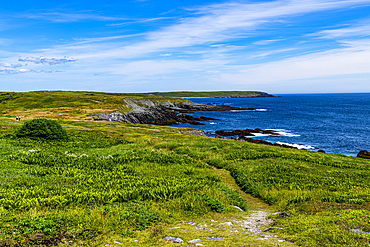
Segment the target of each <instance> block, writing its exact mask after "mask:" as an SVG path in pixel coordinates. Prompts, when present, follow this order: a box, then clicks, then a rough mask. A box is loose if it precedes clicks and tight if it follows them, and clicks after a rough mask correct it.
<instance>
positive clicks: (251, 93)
mask: <svg viewBox="0 0 370 247" xmlns="http://www.w3.org/2000/svg"><path fill="white" fill-rule="evenodd" d="M150 94H152V95H160V96H163V97H179V98H196V97H205V98H216V97H271V96H272V95H270V94H267V93H264V92H258V91H209V92H186V91H183V92H153V93H150Z"/></svg>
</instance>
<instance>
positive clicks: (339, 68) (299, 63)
mask: <svg viewBox="0 0 370 247" xmlns="http://www.w3.org/2000/svg"><path fill="white" fill-rule="evenodd" d="M369 41H370V40H367V41H366V42H365V41H363V42H361V43H357V42H354V43H351V44H348V45H350V46H351V47H348V48H342V49H333V50H330V51H326V52H316V53H312V54H308V55H303V56H296V57H293V58H288V59H282V60H279V61H274V62H267V63H263V64H255V65H247V66H239V67H234V68H232V67H231V68H229V69H230V70H232V71H233V73H224V74H223V75H222V77H221V78H220V79H219V80H223V81H228V82H229V83H232V84H244V85H250V84H258V83H281V82H282V81H291V80H300V79H307V78H320V77H330V76H337V75H350V74H365V73H370V60H369V59H368V58H369V57H370V42H369Z"/></svg>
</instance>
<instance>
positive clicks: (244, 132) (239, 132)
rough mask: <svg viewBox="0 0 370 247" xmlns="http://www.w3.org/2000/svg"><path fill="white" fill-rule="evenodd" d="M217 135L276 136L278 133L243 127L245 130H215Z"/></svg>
mask: <svg viewBox="0 0 370 247" xmlns="http://www.w3.org/2000/svg"><path fill="white" fill-rule="evenodd" d="M216 134H217V135H220V136H239V137H243V136H255V135H254V134H268V135H276V136H278V135H279V133H278V132H276V131H274V130H263V129H259V128H257V129H245V130H234V131H224V130H218V131H216Z"/></svg>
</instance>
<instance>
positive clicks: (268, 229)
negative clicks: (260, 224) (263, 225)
mask: <svg viewBox="0 0 370 247" xmlns="http://www.w3.org/2000/svg"><path fill="white" fill-rule="evenodd" d="M273 229H279V230H284V228H281V227H270V228H267V229H266V230H264V232H268V231H270V230H273Z"/></svg>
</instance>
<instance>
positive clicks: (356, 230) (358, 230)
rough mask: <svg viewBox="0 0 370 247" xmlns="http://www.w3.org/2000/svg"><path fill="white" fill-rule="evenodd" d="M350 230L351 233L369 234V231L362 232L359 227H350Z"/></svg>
mask: <svg viewBox="0 0 370 247" xmlns="http://www.w3.org/2000/svg"><path fill="white" fill-rule="evenodd" d="M350 231H351V232H353V233H360V234H370V232H364V231H362V230H361V229H359V228H358V229H350Z"/></svg>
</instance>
